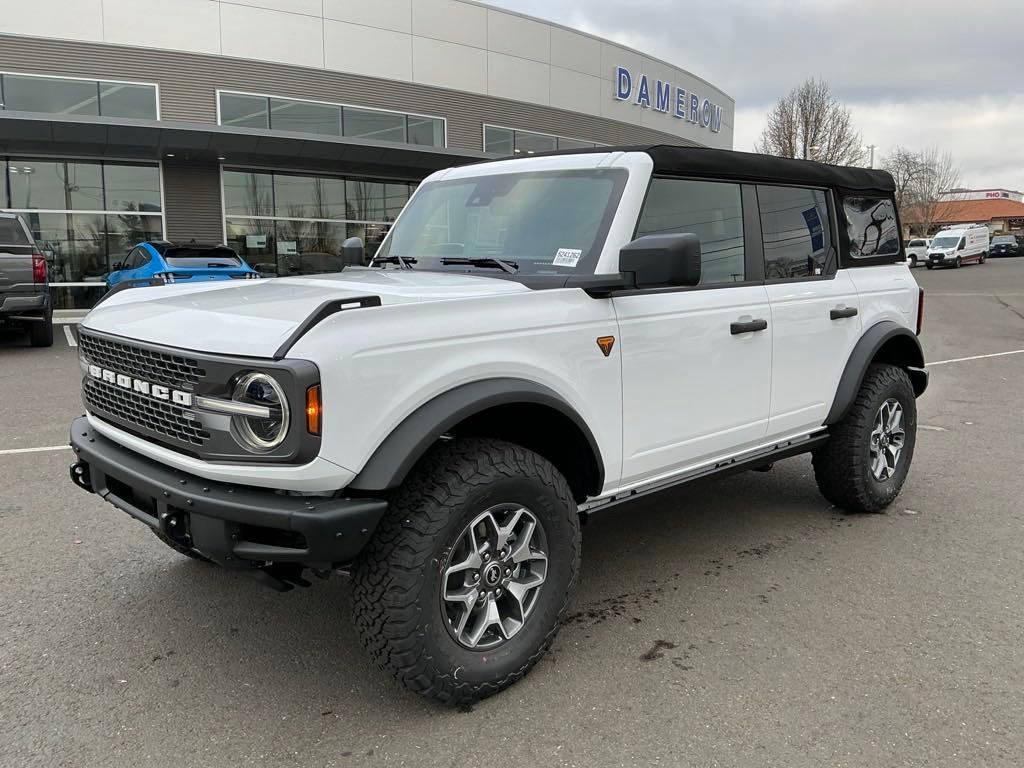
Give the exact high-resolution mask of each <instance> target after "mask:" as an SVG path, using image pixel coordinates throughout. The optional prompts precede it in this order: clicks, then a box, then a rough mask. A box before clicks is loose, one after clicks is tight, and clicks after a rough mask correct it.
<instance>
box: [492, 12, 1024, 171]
mask: <svg viewBox="0 0 1024 768" xmlns="http://www.w3.org/2000/svg"><path fill="white" fill-rule="evenodd" d="M490 2H492V3H494V4H496V5H499V6H502V7H505V8H509V9H511V10H517V11H521V12H523V13H528V14H532V15H535V16H539V17H541V18H546V19H550V20H552V21H556V22H559V23H562V24H565V25H566V26H569V27H573V28H576V29H582V30H584V31H587V32H591V33H593V34H596V35H599V36H601V37H604V38H608V39H612V40H615V41H617V42H620V43H623V44H625V45H629V46H631V47H633V48H637V49H639V50H642V51H644V52H645V53H649V54H650V55H652V56H656V57H658V58H662V59H665V60H667V61H669V62H671V63H673V64H676V65H678V66H680V67H682V68H683V69H687V70H689V71H691V72H693V73H694V74H696V75H698V76H700V77H703V78H705V79H706V80H708V81H710V82H711V83H713V84H715V85H716V86H718V87H719V88H721V89H722V90H724V91H725V92H726V93H728V94H729V95H730V96H732V97H733V98H734V99H736V109H737V114H736V125H735V131H736V134H735V147H736V149H749V148H750V147H751V146H752V144H753V140H754V139H755V138H756V137H757V135H758V134H759V133H760V130H761V125H762V123H763V118H764V114H765V113H766V112H767V111H768V109H769V108H770V106H771V105H772V104H773V103H774V102H775V100H776V99H778V98H779V97H780V96H782V95H784V94H785V93H787V92H788V91H789V90H790V89H792V88H793V87H795V86H796V85H798V84H800V83H801V82H803V81H804V80H805V79H807V78H808V77H822V78H824V79H825V80H827V81H828V82H829V84H830V86H831V87H832V91H833V93H834V94H835V95H836V96H837V98H839V99H840V100H842V101H843V102H844V103H846V104H847V105H848V106H850V108H851V110H852V111H853V116H854V121H855V123H856V125H857V127H858V129H859V130H860V131H861V132H862V133H863V134H864V138H865V141H867V142H869V143H872V144H878V145H879V146H880V148H881V149H880V152H881V153H882V154H884V153H885V152H888V151H889V150H890V149H891V148H892V147H893V146H895V145H897V144H903V145H905V146H907V147H910V148H919V147H923V146H926V145H931V144H935V145H938V146H940V147H942V148H944V149H949V150H950V151H952V152H953V153H954V155H955V156H956V158H957V159H958V161H959V162H960V164H961V166H962V170H963V173H962V177H963V180H964V182H965V183H969V184H971V185H975V186H996V185H1009V186H1012V187H1015V188H1020V187H1022V186H1024V151H1022V150H1021V148H1020V147H1021V142H1022V141H1024V139H1022V138H1021V137H1024V103H1022V93H1024V86H1022V77H1024V36H1022V30H1024V0H984V1H983V2H981V3H976V4H975V5H974V6H971V7H970V8H968V7H967V6H965V5H964V4H963V3H958V2H956V3H955V2H952V1H951V0H688V2H685V3H683V2H679V0H629V2H624V1H623V0H490Z"/></svg>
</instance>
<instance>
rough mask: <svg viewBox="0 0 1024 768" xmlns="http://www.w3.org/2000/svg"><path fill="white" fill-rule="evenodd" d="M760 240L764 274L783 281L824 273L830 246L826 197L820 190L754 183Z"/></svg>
mask: <svg viewBox="0 0 1024 768" xmlns="http://www.w3.org/2000/svg"><path fill="white" fill-rule="evenodd" d="M757 202H758V207H759V208H760V212H761V234H762V237H763V239H764V276H765V279H767V280H786V279H791V278H799V277H814V276H817V275H824V274H825V273H826V269H829V270H832V269H834V268H835V265H834V264H832V265H831V266H830V265H829V264H828V254H829V249H830V248H831V247H832V231H831V227H830V226H829V216H828V197H827V195H826V193H825V192H824V191H823V190H820V189H806V188H803V187H768V186H758V188H757Z"/></svg>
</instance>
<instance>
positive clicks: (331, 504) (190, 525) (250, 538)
mask: <svg viewBox="0 0 1024 768" xmlns="http://www.w3.org/2000/svg"><path fill="white" fill-rule="evenodd" d="M71 447H72V448H73V449H74V451H75V453H76V454H77V461H76V462H75V464H73V465H72V466H71V479H72V480H74V482H75V484H76V485H78V486H79V487H81V488H84V489H85V490H87V491H91V492H93V493H96V494H98V495H99V496H101V497H102V498H103V499H105V500H106V501H109V502H110V503H111V504H113V505H114V506H115V507H117V508H118V509H120V510H122V511H124V512H127V513H128V514H129V515H131V516H132V517H134V518H135V519H136V520H140V521H142V522H143V523H145V524H146V525H148V526H149V527H150V528H154V529H155V530H157V531H160V532H161V533H163V534H164V535H165V536H168V537H169V538H171V539H172V540H174V541H175V542H177V543H178V544H180V545H182V546H185V547H189V548H191V549H194V550H195V551H197V552H199V553H200V554H202V555H204V556H206V557H208V558H209V559H210V560H213V561H214V562H216V563H219V564H221V565H225V566H229V567H236V568H253V567H262V566H264V565H266V564H268V563H297V564H300V565H303V566H307V567H310V568H316V569H328V568H332V567H336V566H339V565H343V564H345V563H349V562H351V561H352V560H354V559H355V557H356V556H357V555H358V554H359V552H360V551H361V550H362V548H363V546H364V545H365V544H366V541H367V539H368V538H369V536H370V534H371V533H372V532H373V530H374V528H376V526H377V523H378V522H380V519H381V517H382V516H383V514H384V511H385V510H386V509H387V502H386V501H384V500H382V499H368V498H362V499H360V498H327V497H321V496H290V495H286V494H283V493H279V492H277V491H273V490H268V489H264V488H254V487H252V486H235V485H228V484H226V483H218V482H213V481H210V480H205V479H203V478H201V477H196V476H195V475H190V474H187V473H185V472H179V471H178V470H175V469H170V468H168V467H166V466H164V465H163V464H160V463H159V462H156V461H153V460H151V459H148V458H146V457H144V456H140V455H139V454H137V453H135V452H133V451H130V450H128V449H127V448H124V447H122V446H120V445H118V444H117V443H115V442H114V441H113V440H110V439H108V438H106V437H104V436H103V435H101V434H99V433H98V432H96V431H95V430H94V429H93V428H92V427H91V426H90V424H89V420H88V419H87V418H85V417H84V416H82V417H80V418H77V419H75V421H74V422H72V424H71Z"/></svg>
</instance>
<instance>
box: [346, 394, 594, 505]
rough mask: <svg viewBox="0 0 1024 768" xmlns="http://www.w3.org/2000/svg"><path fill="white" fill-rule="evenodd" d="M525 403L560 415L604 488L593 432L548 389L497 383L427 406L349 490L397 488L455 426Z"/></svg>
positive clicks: (398, 430)
mask: <svg viewBox="0 0 1024 768" xmlns="http://www.w3.org/2000/svg"><path fill="white" fill-rule="evenodd" d="M521 403H530V404H535V405H543V406H546V407H548V408H552V409H554V410H556V411H559V412H560V413H561V414H562V415H564V416H566V417H567V418H569V419H570V420H571V421H572V422H573V423H574V424H575V425H576V426H577V427H578V428H579V430H580V432H581V433H582V434H583V436H584V437H585V438H586V439H587V442H588V443H589V445H590V449H591V451H593V454H594V461H595V462H596V466H597V474H598V477H597V487H598V488H601V487H603V485H604V461H603V460H602V458H601V451H600V448H599V447H598V444H597V440H596V439H595V438H594V434H593V432H591V430H590V427H588V426H587V423H586V422H585V421H584V420H583V418H582V417H581V416H580V415H579V414H578V413H577V412H576V410H575V409H574V408H573V407H572V406H571V405H569V404H568V403H567V402H566V401H565V400H564V399H562V397H561V396H560V395H559V394H558V393H556V392H555V391H554V390H552V389H550V388H549V387H546V386H544V385H543V384H538V383H536V382H533V381H528V380H526V379H514V378H497V379H485V380H483V381H475V382H472V383H469V384H463V385H461V386H458V387H455V388H454V389H451V390H449V391H447V392H445V393H444V394H441V395H438V396H437V397H435V398H434V399H432V400H429V401H427V402H426V403H424V404H423V405H421V406H420V407H419V408H417V409H416V410H415V411H413V412H412V413H411V414H410V415H409V416H407V417H406V418H405V420H404V421H403V422H402V423H401V424H399V425H398V426H397V427H395V429H393V430H392V431H391V434H389V435H388V436H387V437H386V438H385V439H384V441H383V442H382V443H381V444H380V445H379V446H378V447H377V449H376V450H375V451H374V452H373V455H372V456H371V457H370V459H369V461H367V462H366V464H365V465H364V466H363V468H362V470H360V472H359V474H358V475H356V478H355V479H354V480H353V481H352V482H351V483H349V485H348V488H350V489H352V490H357V491H384V490H388V489H391V488H397V487H398V486H399V485H401V484H402V482H403V481H404V480H405V478H406V476H407V475H408V474H409V471H410V470H411V469H412V468H413V466H415V464H416V462H418V461H419V460H420V459H421V458H422V457H423V455H424V454H425V453H426V452H427V450H428V449H429V448H430V446H431V445H433V444H434V443H435V442H436V441H437V440H438V438H440V437H441V436H442V435H444V434H445V433H446V432H448V431H449V430H451V429H452V428H453V427H455V426H456V425H457V424H459V423H460V422H462V421H464V420H465V419H467V418H469V417H471V416H474V415H476V414H478V413H482V412H483V411H486V410H487V409H489V408H493V407H496V406H500V405H512V404H521Z"/></svg>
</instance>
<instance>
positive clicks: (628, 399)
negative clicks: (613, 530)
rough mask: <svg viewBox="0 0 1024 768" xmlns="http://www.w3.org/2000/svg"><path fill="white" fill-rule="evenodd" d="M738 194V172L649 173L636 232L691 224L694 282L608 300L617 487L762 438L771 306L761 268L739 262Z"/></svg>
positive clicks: (663, 474) (686, 229)
mask: <svg viewBox="0 0 1024 768" xmlns="http://www.w3.org/2000/svg"><path fill="white" fill-rule="evenodd" d="M742 199H743V194H742V190H741V186H740V185H738V184H732V183H720V182H708V181H696V180H689V179H662V178H656V179H654V180H653V181H652V182H651V189H650V190H649V192H648V195H647V200H646V202H645V203H644V210H643V212H642V214H641V217H640V224H639V227H638V230H637V237H641V236H643V235H649V234H662V233H670V232H690V233H693V234H695V235H697V236H698V237H699V238H700V241H701V253H702V257H701V262H702V264H701V283H700V285H699V286H697V287H695V288H681V289H655V290H650V291H637V292H633V293H631V294H630V295H619V296H616V297H615V299H614V300H613V301H614V303H615V311H616V314H617V317H618V321H619V335H620V339H619V341H620V344H621V347H620V349H621V354H622V388H623V389H622V409H623V413H622V421H623V434H622V443H623V474H622V486H623V487H628V486H630V485H637V484H641V483H643V482H649V481H652V480H658V479H662V478H667V477H670V476H671V475H674V474H678V473H681V472H683V471H685V470H686V469H689V468H696V467H697V466H700V465H702V464H704V463H706V462H707V461H709V460H710V459H712V458H715V457H719V456H722V455H724V454H734V453H737V452H740V451H742V450H743V449H744V448H749V447H754V446H756V445H758V444H760V443H761V442H763V440H764V437H765V434H766V432H767V427H768V407H769V399H770V385H771V365H772V340H771V328H770V314H769V313H770V307H769V304H768V294H767V291H766V290H765V287H764V285H763V284H761V282H760V279H759V277H760V276H757V275H755V276H748V274H747V273H748V258H747V254H746V251H745V248H744V243H745V236H744V230H745V227H744V219H743V203H742V202H741V200H742ZM750 277H754V278H755V279H754V280H751V279H750Z"/></svg>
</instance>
